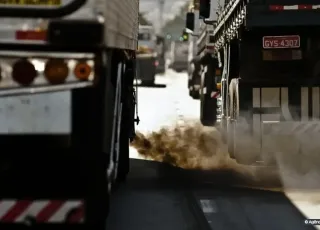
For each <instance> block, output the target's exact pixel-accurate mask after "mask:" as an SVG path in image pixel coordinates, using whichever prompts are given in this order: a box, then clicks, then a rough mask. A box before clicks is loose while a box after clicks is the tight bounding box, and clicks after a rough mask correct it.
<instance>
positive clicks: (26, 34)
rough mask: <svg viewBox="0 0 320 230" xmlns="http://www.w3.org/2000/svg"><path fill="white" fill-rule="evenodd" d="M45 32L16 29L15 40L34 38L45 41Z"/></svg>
mask: <svg viewBox="0 0 320 230" xmlns="http://www.w3.org/2000/svg"><path fill="white" fill-rule="evenodd" d="M46 37H47V32H46V31H43V30H26V31H23V30H18V31H16V40H36V41H45V40H46Z"/></svg>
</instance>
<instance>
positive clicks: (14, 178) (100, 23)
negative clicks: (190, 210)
mask: <svg viewBox="0 0 320 230" xmlns="http://www.w3.org/2000/svg"><path fill="white" fill-rule="evenodd" d="M120 9H121V10H120ZM138 9H139V4H138V0H137V1H133V0H130V1H129V0H117V1H114V0H107V1H88V2H87V1H85V0H73V1H67V0H66V1H64V0H61V1H60V0H44V1H43V0H41V1H10V0H6V1H1V2H0V15H1V20H0V65H1V71H0V73H1V80H0V144H1V149H2V150H1V153H0V183H1V185H2V186H1V188H2V189H1V191H0V229H2V230H7V229H21V230H22V229H29V228H30V227H31V228H32V229H101V230H102V229H104V228H105V224H106V218H107V215H108V212H109V198H110V197H109V192H110V186H111V180H112V176H111V175H109V173H108V170H109V169H110V166H111V165H113V161H114V159H113V156H114V154H113V149H114V148H115V147H114V141H113V139H114V136H115V135H114V133H115V130H116V129H115V128H114V127H116V123H115V122H114V117H117V118H119V117H120V118H121V114H120V115H119V114H118V113H116V112H115V110H116V109H115V108H116V106H117V105H118V104H119V103H117V102H116V101H118V98H117V97H119V96H118V95H119V94H118V93H115V92H118V91H119V89H118V87H117V86H116V83H115V82H117V81H120V80H119V79H120V78H119V76H120V75H119V74H117V73H118V72H119V73H122V72H121V71H123V70H122V69H121V68H124V67H123V66H124V65H120V63H121V62H120V61H119V60H121V61H122V60H124V59H122V57H121V56H120V55H119V56H117V58H115V57H114V56H113V55H111V53H112V54H115V53H114V52H115V51H114V50H116V49H117V50H123V51H125V52H126V53H127V55H128V56H133V55H134V54H135V50H136V48H137V45H136V44H137V31H138ZM124 15H125V16H124ZM36 18H37V19H36ZM38 18H42V19H43V20H38ZM52 18H54V20H53V19H52ZM46 24H47V26H45V25H46ZM119 24H120V25H121V30H122V29H123V30H122V31H120V30H119V28H114V26H115V25H119ZM112 27H113V28H112ZM117 55H118V54H117ZM116 60H117V62H116ZM113 66H115V67H113ZM118 66H120V67H121V68H118ZM127 75H128V77H130V76H129V74H127ZM117 79H118V80H117ZM125 98H126V97H125ZM128 98H129V97H128ZM123 107H124V106H123ZM123 111H126V110H123ZM118 131H119V130H118ZM121 132H122V131H121ZM126 141H127V143H128V142H129V139H127V140H126ZM112 171H114V169H113V170H112Z"/></svg>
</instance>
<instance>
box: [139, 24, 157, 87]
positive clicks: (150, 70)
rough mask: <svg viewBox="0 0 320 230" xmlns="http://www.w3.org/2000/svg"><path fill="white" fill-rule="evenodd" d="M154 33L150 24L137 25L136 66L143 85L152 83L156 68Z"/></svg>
mask: <svg viewBox="0 0 320 230" xmlns="http://www.w3.org/2000/svg"><path fill="white" fill-rule="evenodd" d="M156 45H157V43H156V34H155V31H154V28H153V27H152V26H142V25H140V26H139V35H138V54H137V67H138V75H137V77H138V79H140V80H141V82H142V84H144V85H153V84H154V81H155V75H156V70H157V65H158V64H159V63H158V60H157V56H158V54H157V46H156Z"/></svg>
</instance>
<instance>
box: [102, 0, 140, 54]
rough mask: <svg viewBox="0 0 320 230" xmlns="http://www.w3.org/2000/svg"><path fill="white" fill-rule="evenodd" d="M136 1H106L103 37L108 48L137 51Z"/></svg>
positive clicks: (137, 21)
mask: <svg viewBox="0 0 320 230" xmlns="http://www.w3.org/2000/svg"><path fill="white" fill-rule="evenodd" d="M138 11H139V1H138V0H107V1H106V11H105V12H104V15H105V27H106V30H105V37H106V45H107V46H108V47H115V48H121V49H128V50H136V49H137V31H138V27H139V17H138Z"/></svg>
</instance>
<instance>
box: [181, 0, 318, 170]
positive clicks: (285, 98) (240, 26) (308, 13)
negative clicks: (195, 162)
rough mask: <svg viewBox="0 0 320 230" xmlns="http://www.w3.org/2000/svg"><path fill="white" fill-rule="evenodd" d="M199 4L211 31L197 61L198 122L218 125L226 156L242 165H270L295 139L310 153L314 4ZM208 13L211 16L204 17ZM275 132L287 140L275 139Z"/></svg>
mask: <svg viewBox="0 0 320 230" xmlns="http://www.w3.org/2000/svg"><path fill="white" fill-rule="evenodd" d="M198 4H199V11H200V13H199V15H200V18H201V19H202V21H203V22H204V23H206V24H207V25H208V26H210V27H211V28H212V30H213V32H212V35H211V36H212V38H211V39H210V40H211V41H212V43H213V44H214V52H213V53H212V54H211V55H210V58H209V61H208V62H207V63H205V64H203V67H204V68H205V70H206V71H205V72H206V73H207V74H205V75H204V77H203V78H202V85H203V87H202V90H201V91H202V95H203V97H205V98H206V101H207V103H206V105H204V106H202V107H201V114H202V121H205V122H203V124H204V125H210V126H213V125H216V126H218V127H220V128H221V131H222V134H223V136H224V139H225V141H226V142H227V145H228V150H229V152H230V154H232V156H233V157H234V158H236V159H237V160H238V161H239V162H242V163H246V164H258V165H259V164H267V165H268V164H273V163H274V156H273V153H275V152H281V151H285V147H288V145H289V146H290V145H296V148H295V151H297V152H303V151H309V150H310V148H309V147H310V145H311V143H310V142H312V146H313V147H314V146H315V145H316V144H317V141H312V140H315V139H313V138H315V137H316V136H317V137H319V136H318V135H317V134H319V122H318V120H319V117H320V109H319V108H320V100H319V87H320V78H319V76H320V75H319V74H320V68H319V63H320V62H319V61H320V55H319V54H320V53H319V44H320V40H319V38H320V37H319V35H320V14H319V12H318V9H319V7H320V5H319V4H318V2H317V1H314V0H306V1H300V0H290V1H282V0H258V1H244V0H230V1H219V2H216V1H211V0H204V1H200V3H198ZM213 10H216V12H214V11H213ZM213 14H214V15H217V17H216V19H213V20H210V18H212V17H213V16H212V15H213ZM192 18H194V14H193V13H192V12H189V13H188V14H187V22H188V23H187V26H186V27H187V28H188V29H189V30H191V31H193V30H194V21H192V20H191V19H192ZM221 72H222V76H219V74H220V73H221ZM218 118H219V119H218ZM217 121H218V122H217ZM280 136H281V137H284V136H287V137H289V136H290V137H293V138H291V142H289V143H290V144H283V143H282V145H281V143H279V142H280V141H279V140H281V138H277V137H280ZM306 139H308V140H309V143H307V144H306V141H305V140H306ZM270 141H271V142H270ZM270 143H272V144H270ZM284 145H286V146H284ZM306 147H308V148H306ZM318 148H319V146H318ZM305 149H308V150H305ZM316 149H317V148H316Z"/></svg>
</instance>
